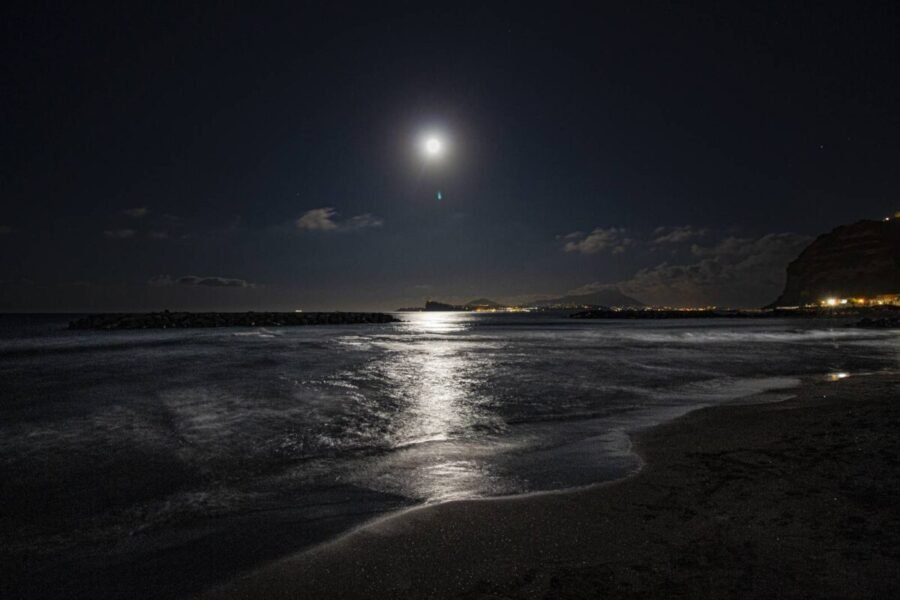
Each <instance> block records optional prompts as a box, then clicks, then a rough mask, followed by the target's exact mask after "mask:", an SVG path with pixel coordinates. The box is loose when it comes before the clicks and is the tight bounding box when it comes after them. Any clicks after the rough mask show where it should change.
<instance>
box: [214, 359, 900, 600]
mask: <svg viewBox="0 0 900 600" xmlns="http://www.w3.org/2000/svg"><path fill="white" fill-rule="evenodd" d="M898 392H900V375H896V374H894V375H877V376H859V377H851V378H848V379H844V380H840V381H836V382H821V383H813V384H809V385H806V386H804V387H803V388H801V389H800V390H799V391H798V395H797V397H796V398H794V399H792V400H788V401H786V402H781V403H777V404H751V405H740V406H735V405H732V406H724V407H715V408H708V409H703V410H699V411H695V412H693V413H691V414H689V415H686V416H684V417H682V418H680V419H677V420H675V421H673V422H671V423H668V424H666V425H663V426H660V427H657V428H654V429H651V430H647V431H643V432H640V433H638V434H637V435H636V436H635V440H636V449H637V451H638V452H639V453H640V455H641V456H642V457H643V458H644V459H645V461H646V465H645V467H644V468H643V469H642V470H641V472H640V473H639V474H637V475H636V476H634V477H631V478H628V479H624V480H620V481H617V482H612V483H609V484H604V485H598V486H593V487H590V488H585V489H581V490H575V491H567V492H559V493H549V494H538V495H532V496H524V497H515V498H502V499H494V500H475V501H459V502H449V503H446V504H440V505H435V506H426V507H421V508H416V509H412V510H408V511H405V512H401V513H397V514H394V515H391V516H388V517H386V518H383V519H381V520H378V521H376V522H373V523H370V524H368V525H366V526H365V527H362V528H360V529H357V530H355V531H353V532H351V533H349V534H347V535H345V536H343V537H341V538H339V539H337V540H335V541H333V542H330V543H328V544H325V545H322V546H318V547H316V548H313V549H311V550H308V551H306V552H303V553H301V554H298V555H295V556H291V557H289V558H286V559H284V560H281V561H279V562H277V563H275V564H273V565H270V566H268V567H265V568H263V569H260V570H258V571H256V572H254V573H251V574H249V575H248V576H245V577H242V578H240V579H237V580H235V581H232V582H230V583H228V584H226V585H224V586H222V587H221V588H219V589H217V590H215V591H213V592H211V593H210V594H209V595H208V597H211V598H594V597H612V598H645V597H654V598H657V597H685V598H734V597H740V598H773V597H780V598H784V597H794V598H808V597H816V598H888V597H900V575H898V573H900V393H898Z"/></svg>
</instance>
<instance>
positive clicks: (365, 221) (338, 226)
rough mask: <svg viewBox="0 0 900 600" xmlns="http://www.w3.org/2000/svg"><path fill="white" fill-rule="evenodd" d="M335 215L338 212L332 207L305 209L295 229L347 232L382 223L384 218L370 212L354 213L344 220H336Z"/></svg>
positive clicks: (378, 225)
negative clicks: (354, 214)
mask: <svg viewBox="0 0 900 600" xmlns="http://www.w3.org/2000/svg"><path fill="white" fill-rule="evenodd" d="M337 216H338V213H337V211H336V210H335V209H333V208H330V207H323V208H314V209H312V210H308V211H306V212H305V213H303V216H301V217H300V218H299V219H297V221H296V225H297V229H300V230H302V231H331V232H347V231H359V230H361V229H369V228H372V227H381V226H382V225H384V220H383V219H382V218H381V217H376V216H375V215H373V214H371V213H364V214H361V215H356V216H354V217H350V218H349V219H344V220H338V219H337Z"/></svg>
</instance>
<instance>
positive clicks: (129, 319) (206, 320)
mask: <svg viewBox="0 0 900 600" xmlns="http://www.w3.org/2000/svg"><path fill="white" fill-rule="evenodd" d="M396 322H399V319H396V318H394V317H393V316H391V315H388V314H385V313H362V312H318V313H315V312H314V313H281V312H242V313H232V312H203V313H191V312H169V311H163V312H154V313H110V314H93V315H87V316H84V317H82V318H80V319H76V320H74V321H71V322H70V323H69V329H100V330H114V329H189V328H198V327H293V326H298V325H359V324H364V323H396Z"/></svg>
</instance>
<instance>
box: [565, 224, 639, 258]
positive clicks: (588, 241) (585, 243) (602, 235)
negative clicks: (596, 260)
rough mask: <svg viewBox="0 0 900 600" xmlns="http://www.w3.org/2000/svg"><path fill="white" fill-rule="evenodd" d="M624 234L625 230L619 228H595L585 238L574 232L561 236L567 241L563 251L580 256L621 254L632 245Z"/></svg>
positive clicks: (581, 234) (578, 232)
mask: <svg viewBox="0 0 900 600" xmlns="http://www.w3.org/2000/svg"><path fill="white" fill-rule="evenodd" d="M626 233H627V230H626V229H624V228H621V227H610V228H608V229H603V228H601V227H597V228H596V229H594V230H593V231H592V232H590V233H589V234H588V235H586V236H585V235H584V234H583V233H581V232H580V231H574V232H572V233H569V234H566V235H564V236H562V239H564V240H568V241H567V242H566V244H565V246H563V250H564V251H566V252H579V253H581V254H597V253H598V252H604V251H608V252H611V253H612V254H622V253H623V252H625V249H626V247H628V246H630V245H631V244H633V243H634V240H632V239H631V238H629V237H626V236H625V234H626Z"/></svg>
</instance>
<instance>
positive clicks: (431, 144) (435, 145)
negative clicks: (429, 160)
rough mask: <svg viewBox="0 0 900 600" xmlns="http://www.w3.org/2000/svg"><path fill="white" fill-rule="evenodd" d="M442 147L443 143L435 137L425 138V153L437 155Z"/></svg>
mask: <svg viewBox="0 0 900 600" xmlns="http://www.w3.org/2000/svg"><path fill="white" fill-rule="evenodd" d="M443 149H444V143H443V142H442V141H441V140H440V138H437V137H429V138H428V139H426V140H425V154H427V155H428V156H437V155H438V154H440V153H441V150H443Z"/></svg>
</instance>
